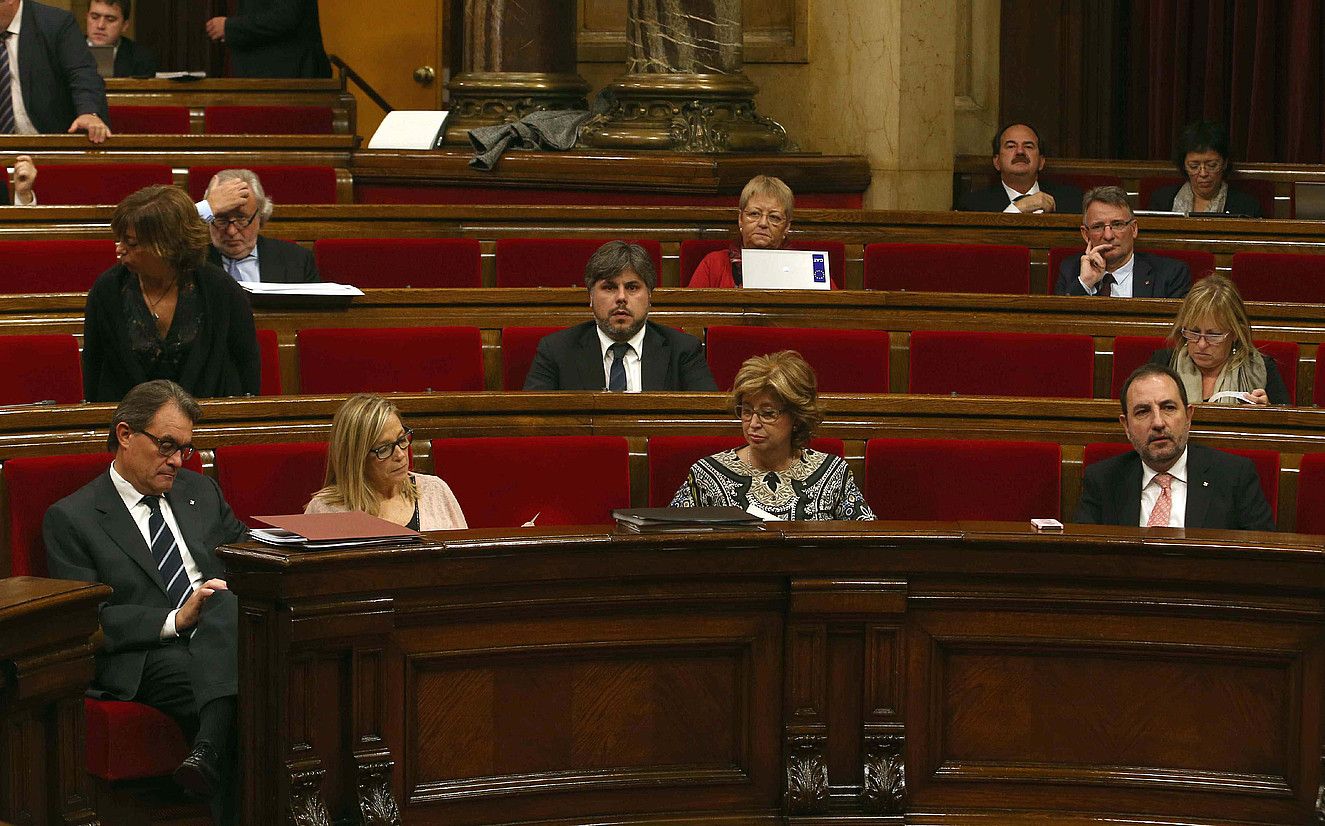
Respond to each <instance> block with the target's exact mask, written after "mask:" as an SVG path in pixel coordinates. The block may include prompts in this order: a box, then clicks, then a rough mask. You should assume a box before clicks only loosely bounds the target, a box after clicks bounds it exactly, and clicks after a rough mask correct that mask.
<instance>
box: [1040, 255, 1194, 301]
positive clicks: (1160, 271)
mask: <svg viewBox="0 0 1325 826" xmlns="http://www.w3.org/2000/svg"><path fill="white" fill-rule="evenodd" d="M1132 255H1133V257H1135V258H1136V265H1135V266H1134V267H1132V297H1133V298H1182V297H1183V296H1185V295H1186V294H1187V291H1188V290H1190V289H1191V288H1192V273H1191V270H1189V269H1187V264H1186V263H1184V262H1182V261H1178V260H1176V259H1173V258H1165V257H1164V256H1162V255H1151V254H1150V253H1147V252H1133V253H1132ZM1080 275H1081V256H1079V255H1073V256H1069V257H1068V258H1067V259H1066V260H1064V261H1063V263H1062V264H1060V265H1059V266H1058V283H1057V284H1055V285H1054V295H1087V294H1088V293H1087V292H1086V288H1085V287H1083V286H1081V278H1080Z"/></svg>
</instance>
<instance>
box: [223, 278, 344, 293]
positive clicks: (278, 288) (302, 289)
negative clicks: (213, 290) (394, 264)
mask: <svg viewBox="0 0 1325 826" xmlns="http://www.w3.org/2000/svg"><path fill="white" fill-rule="evenodd" d="M239 286H241V287H243V288H244V289H245V290H248V291H249V292H251V293H253V294H255V295H363V290H361V289H359V288H358V287H356V286H354V285H353V284H336V283H334V282H331V281H314V282H311V283H306V284H280V283H277V282H274V281H240V282H239Z"/></svg>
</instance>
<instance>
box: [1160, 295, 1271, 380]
mask: <svg viewBox="0 0 1325 826" xmlns="http://www.w3.org/2000/svg"><path fill="white" fill-rule="evenodd" d="M1207 318H1208V319H1210V320H1212V321H1213V322H1214V323H1215V325H1216V326H1218V327H1219V328H1220V329H1221V330H1223V331H1224V332H1226V333H1228V334H1229V335H1231V336H1232V337H1233V350H1232V352H1231V353H1230V354H1229V357H1228V366H1229V369H1231V370H1236V369H1237V368H1239V367H1242V366H1243V365H1244V364H1246V363H1247V362H1248V361H1250V360H1251V358H1252V353H1253V351H1254V345H1252V343H1251V322H1250V321H1248V320H1247V310H1246V308H1245V307H1243V306H1242V296H1241V295H1239V294H1238V288H1237V286H1236V285H1235V284H1234V283H1233V282H1232V281H1230V280H1229V279H1228V278H1226V277H1224V276H1222V275H1211V276H1208V277H1206V278H1203V279H1201V280H1200V281H1197V282H1196V283H1195V284H1194V285H1192V288H1191V291H1190V292H1188V293H1187V297H1186V298H1184V299H1183V300H1182V306H1180V307H1178V317H1177V318H1176V319H1174V321H1173V329H1172V330H1171V331H1169V346H1170V347H1172V349H1173V355H1174V358H1175V359H1176V358H1178V357H1179V356H1186V352H1187V351H1186V346H1187V340H1186V339H1185V338H1183V337H1182V331H1183V330H1184V329H1190V330H1195V329H1197V328H1198V327H1199V325H1200V323H1201V321H1202V320H1204V319H1207Z"/></svg>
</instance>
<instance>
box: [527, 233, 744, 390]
mask: <svg viewBox="0 0 1325 826" xmlns="http://www.w3.org/2000/svg"><path fill="white" fill-rule="evenodd" d="M657 283H658V277H657V275H656V274H655V273H654V271H653V262H652V261H650V260H649V254H648V253H647V252H645V251H644V248H643V247H641V246H640V245H638V244H627V243H626V242H625V241H608V242H607V243H606V244H603V245H602V246H601V247H599V248H598V251H597V252H595V253H594V254H593V256H592V257H591V258H590V259H589V263H588V264H587V265H586V266H585V268H584V285H585V286H586V287H588V288H589V309H590V310H591V311H592V312H593V320H592V321H586V322H584V323H583V324H578V325H576V326H574V327H569V328H567V329H565V330H559V331H557V332H555V333H552V334H550V335H547V336H544V337H543V340H542V341H540V342H538V352H537V353H536V354H535V355H534V363H533V364H532V365H531V366H530V368H529V375H528V376H526V377H525V380H524V389H525V390H604V389H606V390H612V391H619V392H628V393H638V392H640V391H641V390H717V389H718V385H717V384H716V383H715V382H714V381H713V374H712V373H710V372H709V368H708V363H707V362H706V361H704V345H703V344H702V343H700V341H699V339H697V338H695V337H694V336H691V335H687V334H685V333H683V332H681V331H680V330H673V329H671V328H670V327H664V326H662V325H661V324H655V323H653V322H652V321H649V307H650V296H651V295H652V294H653V288H654V286H656V285H657Z"/></svg>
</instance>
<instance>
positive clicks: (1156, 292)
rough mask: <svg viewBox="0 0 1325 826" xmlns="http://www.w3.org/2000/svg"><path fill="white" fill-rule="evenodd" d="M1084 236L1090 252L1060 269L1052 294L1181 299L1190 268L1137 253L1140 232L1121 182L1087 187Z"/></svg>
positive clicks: (1177, 262) (1087, 249)
mask: <svg viewBox="0 0 1325 826" xmlns="http://www.w3.org/2000/svg"><path fill="white" fill-rule="evenodd" d="M1083 200H1084V202H1085V207H1086V211H1085V215H1084V216H1082V223H1081V238H1082V239H1083V240H1084V241H1085V242H1086V251H1085V252H1084V253H1082V254H1081V256H1080V258H1069V259H1067V260H1066V261H1064V262H1063V263H1062V265H1060V266H1059V268H1058V281H1057V283H1056V284H1055V285H1054V295H1103V296H1113V297H1114V298H1133V297H1135V298H1182V297H1183V296H1185V295H1186V294H1187V291H1188V290H1190V289H1191V288H1192V273H1191V270H1189V269H1187V265H1186V264H1185V263H1183V262H1182V261H1176V260H1174V259H1172V258H1165V257H1163V256H1160V255H1150V254H1148V253H1144V252H1135V247H1136V236H1137V235H1139V234H1140V233H1141V228H1140V227H1139V226H1138V225H1137V221H1136V215H1135V214H1134V213H1133V212H1132V205H1131V204H1129V203H1128V202H1127V193H1126V192H1124V191H1123V189H1122V187H1117V186H1097V187H1095V188H1094V189H1092V190H1091V191H1090V192H1087V193H1086V195H1085V198H1084V199H1083Z"/></svg>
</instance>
